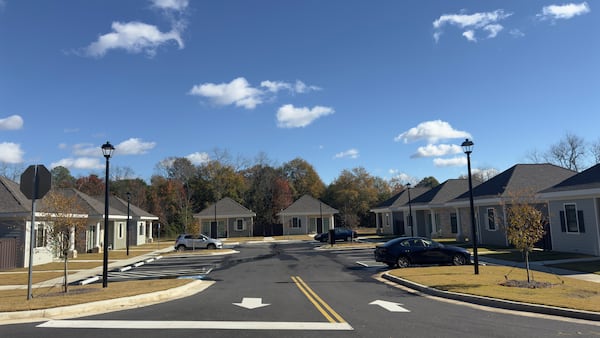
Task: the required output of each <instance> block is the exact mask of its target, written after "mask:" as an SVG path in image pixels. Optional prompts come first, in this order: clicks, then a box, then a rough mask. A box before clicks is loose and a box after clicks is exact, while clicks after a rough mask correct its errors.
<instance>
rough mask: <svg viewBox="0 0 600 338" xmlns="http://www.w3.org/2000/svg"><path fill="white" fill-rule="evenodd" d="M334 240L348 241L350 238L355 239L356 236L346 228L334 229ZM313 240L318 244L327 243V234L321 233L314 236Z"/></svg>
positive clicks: (354, 232)
mask: <svg viewBox="0 0 600 338" xmlns="http://www.w3.org/2000/svg"><path fill="white" fill-rule="evenodd" d="M333 232H334V236H335V240H336V241H339V240H343V241H350V240H352V238H356V237H357V236H358V234H357V233H356V231H354V230H352V229H348V228H334V229H333ZM314 238H315V240H317V241H319V242H328V241H329V232H323V233H320V234H316V235H315V237H314Z"/></svg>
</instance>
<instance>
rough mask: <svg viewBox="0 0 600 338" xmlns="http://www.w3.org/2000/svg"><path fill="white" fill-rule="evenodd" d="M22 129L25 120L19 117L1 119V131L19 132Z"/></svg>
mask: <svg viewBox="0 0 600 338" xmlns="http://www.w3.org/2000/svg"><path fill="white" fill-rule="evenodd" d="M21 128H23V118H22V117H21V116H19V115H12V116H9V117H7V118H5V119H0V130H17V129H21Z"/></svg>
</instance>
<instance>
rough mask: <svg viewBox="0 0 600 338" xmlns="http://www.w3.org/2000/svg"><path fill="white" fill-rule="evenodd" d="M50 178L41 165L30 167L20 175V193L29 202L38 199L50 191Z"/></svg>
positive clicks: (46, 170)
mask: <svg viewBox="0 0 600 338" xmlns="http://www.w3.org/2000/svg"><path fill="white" fill-rule="evenodd" d="M51 182H52V176H51V175H50V172H49V171H48V169H46V167H44V166H43V165H42V164H35V165H30V166H29V167H27V169H25V171H24V172H23V174H21V186H20V188H21V192H22V193H23V194H24V195H25V197H27V198H29V199H30V200H33V199H36V200H37V199H40V198H42V197H44V195H46V193H47V192H48V191H49V190H50V185H51Z"/></svg>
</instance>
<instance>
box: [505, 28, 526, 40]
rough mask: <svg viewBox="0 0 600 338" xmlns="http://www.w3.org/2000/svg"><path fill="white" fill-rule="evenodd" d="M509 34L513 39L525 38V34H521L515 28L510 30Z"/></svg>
mask: <svg viewBox="0 0 600 338" xmlns="http://www.w3.org/2000/svg"><path fill="white" fill-rule="evenodd" d="M509 34H510V35H512V36H513V37H515V38H522V37H524V36H525V33H523V32H522V31H521V30H520V29H517V28H513V29H511V30H510V32H509Z"/></svg>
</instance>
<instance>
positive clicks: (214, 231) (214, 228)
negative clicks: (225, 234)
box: [210, 221, 219, 238]
mask: <svg viewBox="0 0 600 338" xmlns="http://www.w3.org/2000/svg"><path fill="white" fill-rule="evenodd" d="M217 230H218V229H217V222H215V221H213V222H210V237H211V238H218V236H219V234H218V231H217Z"/></svg>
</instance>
